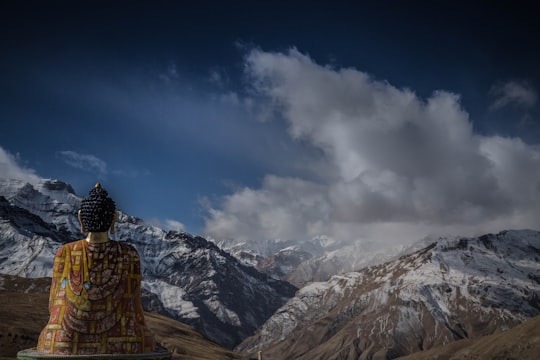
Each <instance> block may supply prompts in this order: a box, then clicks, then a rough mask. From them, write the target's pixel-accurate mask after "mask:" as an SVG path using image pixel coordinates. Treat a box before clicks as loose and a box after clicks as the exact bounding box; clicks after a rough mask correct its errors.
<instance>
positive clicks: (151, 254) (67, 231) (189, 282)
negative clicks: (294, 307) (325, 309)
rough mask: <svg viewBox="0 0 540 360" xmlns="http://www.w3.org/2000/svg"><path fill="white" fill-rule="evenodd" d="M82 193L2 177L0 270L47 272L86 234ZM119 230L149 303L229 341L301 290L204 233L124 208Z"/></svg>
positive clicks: (58, 185)
mask: <svg viewBox="0 0 540 360" xmlns="http://www.w3.org/2000/svg"><path fill="white" fill-rule="evenodd" d="M80 201H81V198H79V197H78V196H77V195H76V194H75V193H74V191H73V189H72V188H71V186H69V185H68V184H65V183H62V182H60V181H54V180H42V181H41V182H39V183H38V184H33V185H31V184H27V183H23V182H21V181H18V180H6V179H0V273H4V274H10V275H18V276H23V277H45V276H50V275H51V270H52V264H53V258H54V255H55V253H56V250H57V249H58V247H59V246H60V245H61V244H63V243H66V242H70V241H74V240H78V239H80V238H82V237H83V235H82V234H80V232H79V223H78V220H77V216H76V212H77V210H78V209H79V206H80ZM115 237H116V240H119V241H127V242H129V243H130V244H132V245H134V246H135V247H136V248H137V250H138V251H139V253H140V255H141V262H142V267H143V271H144V274H143V275H144V276H143V284H142V285H143V289H144V290H145V292H144V294H143V302H144V304H143V305H144V306H145V308H146V309H147V310H155V311H158V312H161V313H165V314H167V315H169V316H171V317H174V318H175V319H177V320H180V321H182V322H184V323H187V324H189V325H192V326H193V327H195V328H196V329H197V330H199V331H201V332H202V333H204V334H205V335H207V336H208V337H209V338H210V339H212V340H214V341H216V342H217V343H219V344H221V345H224V346H227V347H234V346H235V345H237V344H238V343H239V342H240V341H241V340H242V339H244V338H245V337H247V336H249V335H251V334H253V333H254V332H255V330H256V329H257V328H258V327H259V326H260V325H261V324H262V323H263V322H264V321H265V320H266V319H268V318H269V317H270V316H271V315H272V314H273V313H274V311H275V310H276V309H278V308H279V307H280V306H282V305H283V304H284V303H285V302H286V301H287V300H288V299H289V298H290V297H292V296H293V295H294V293H295V291H296V290H297V289H296V288H295V287H294V286H292V285H290V284H289V283H286V282H284V281H280V280H276V279H273V278H271V277H269V276H267V275H264V274H262V273H260V272H259V271H257V270H255V269H254V268H253V267H250V266H246V265H245V264H242V263H240V262H239V261H238V260H237V259H236V258H234V257H233V256H231V255H229V254H228V253H227V252H225V251H223V250H221V249H219V248H218V247H217V246H216V245H215V244H213V243H211V242H209V241H207V240H205V239H204V238H202V237H194V236H192V235H189V234H186V233H179V232H173V231H170V232H167V231H164V230H162V229H160V228H158V227H155V226H151V225H148V224H145V223H144V222H143V221H142V220H141V219H138V218H135V217H133V216H129V215H127V214H124V213H122V212H120V215H119V218H118V221H117V225H116V233H115Z"/></svg>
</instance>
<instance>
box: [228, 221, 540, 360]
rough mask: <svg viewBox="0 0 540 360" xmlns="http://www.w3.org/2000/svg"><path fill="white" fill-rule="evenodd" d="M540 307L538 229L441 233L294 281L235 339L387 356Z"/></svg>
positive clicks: (305, 352) (274, 351)
mask: <svg viewBox="0 0 540 360" xmlns="http://www.w3.org/2000/svg"><path fill="white" fill-rule="evenodd" d="M538 314H540V232H537V231H529V230H522V231H506V232H501V233H499V234H497V235H491V234H490V235H485V236H481V237H478V238H459V237H456V238H441V239H439V240H438V241H437V242H435V243H433V244H431V245H429V246H428V247H426V248H424V249H422V250H419V251H416V252H414V253H412V254H410V255H405V256H402V257H401V258H399V259H397V260H394V261H390V262H387V263H384V264H380V265H376V266H372V267H368V268H365V269H363V270H361V271H358V272H351V273H347V274H344V275H339V276H333V277H332V278H331V279H330V280H329V281H327V282H318V283H312V284H310V285H307V286H305V287H304V288H302V289H301V290H299V291H298V292H297V294H296V296H295V297H294V298H292V299H291V300H289V301H288V302H287V304H286V305H284V306H283V307H282V308H281V309H279V310H278V311H277V312H276V313H275V314H274V315H273V316H272V317H271V318H270V319H269V320H267V321H266V323H265V324H264V325H263V326H262V327H261V329H260V330H259V332H258V333H257V335H255V336H253V337H250V338H248V339H246V340H245V341H244V342H243V343H242V344H240V345H239V346H238V347H237V351H240V352H242V353H244V354H254V353H256V352H257V351H263V354H264V358H265V359H325V360H332V359H336V360H337V359H370V358H381V359H392V358H396V357H399V356H402V355H406V354H409V353H413V352H415V351H419V350H425V349H429V348H432V347H434V346H437V345H442V344H446V343H449V342H451V341H454V340H457V339H462V338H473V337H478V336H482V335H488V334H492V333H495V332H497V331H500V330H504V329H507V328H510V327H512V326H514V325H516V324H519V323H521V322H523V321H524V320H525V319H528V318H531V317H533V316H536V315H538Z"/></svg>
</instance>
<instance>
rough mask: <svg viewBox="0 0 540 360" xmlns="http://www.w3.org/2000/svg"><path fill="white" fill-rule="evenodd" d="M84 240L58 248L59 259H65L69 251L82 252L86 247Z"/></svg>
mask: <svg viewBox="0 0 540 360" xmlns="http://www.w3.org/2000/svg"><path fill="white" fill-rule="evenodd" d="M84 241H86V240H84V239H82V240H77V241H73V242H70V243H67V244H64V245H62V246H60V247H59V248H58V250H57V251H56V256H57V257H63V256H65V254H66V253H67V251H70V252H71V251H73V250H80V249H81V248H82V247H83V246H84Z"/></svg>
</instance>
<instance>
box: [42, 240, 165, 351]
mask: <svg viewBox="0 0 540 360" xmlns="http://www.w3.org/2000/svg"><path fill="white" fill-rule="evenodd" d="M140 285H141V268H140V259H139V254H138V253H137V250H136V249H135V248H134V247H132V246H131V245H128V244H126V243H124V242H117V241H112V240H109V241H108V242H105V243H101V244H92V243H88V242H87V241H86V240H79V241H76V242H73V243H69V244H66V245H64V246H62V247H61V248H60V249H59V250H58V252H57V254H56V257H55V259H54V268H53V278H52V284H51V291H50V296H49V313H50V318H49V322H48V323H47V325H46V326H45V328H44V329H43V330H42V331H41V334H40V337H39V341H38V347H37V350H38V351H40V352H44V353H49V354H59V355H92V354H138V353H144V352H151V351H153V350H154V347H155V344H154V339H153V337H152V335H151V334H150V332H149V331H148V329H147V328H146V327H145V325H144V314H143V310H142V306H141V287H140Z"/></svg>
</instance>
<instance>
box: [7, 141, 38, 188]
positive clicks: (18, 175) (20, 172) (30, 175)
mask: <svg viewBox="0 0 540 360" xmlns="http://www.w3.org/2000/svg"><path fill="white" fill-rule="evenodd" d="M0 176H1V177H2V178H4V179H15V180H22V181H25V182H28V183H31V184H37V183H38V182H39V180H40V178H39V177H38V176H37V175H36V174H35V171H34V170H33V169H29V168H26V167H24V166H23V165H21V164H20V161H19V159H18V156H17V155H15V156H14V155H12V154H10V153H9V152H8V151H6V150H4V149H3V148H2V147H0Z"/></svg>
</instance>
